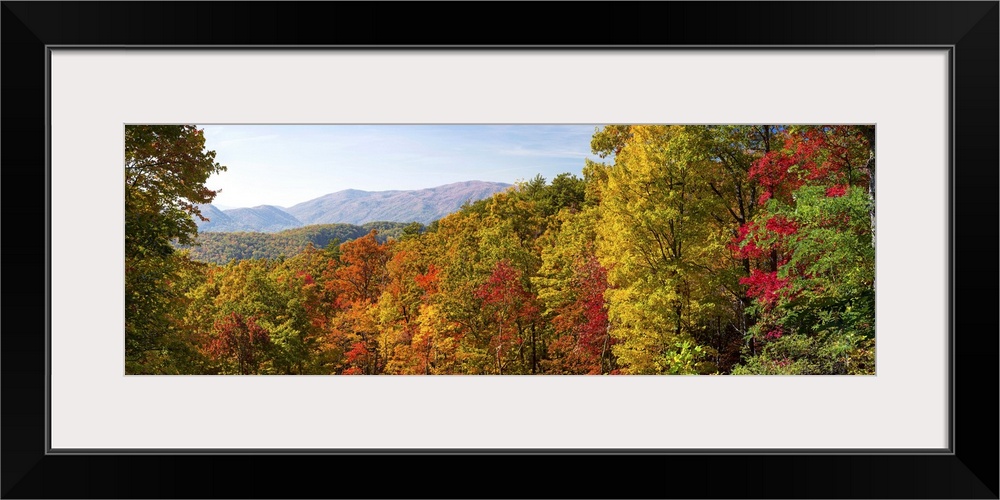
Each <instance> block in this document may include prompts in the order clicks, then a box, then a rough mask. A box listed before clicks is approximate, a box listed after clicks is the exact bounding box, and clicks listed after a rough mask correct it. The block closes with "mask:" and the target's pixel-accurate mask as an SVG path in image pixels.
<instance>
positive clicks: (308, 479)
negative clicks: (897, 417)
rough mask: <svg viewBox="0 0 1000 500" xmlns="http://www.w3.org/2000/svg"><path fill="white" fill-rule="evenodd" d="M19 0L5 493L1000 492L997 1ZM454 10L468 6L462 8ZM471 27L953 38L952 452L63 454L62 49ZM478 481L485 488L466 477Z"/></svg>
mask: <svg viewBox="0 0 1000 500" xmlns="http://www.w3.org/2000/svg"><path fill="white" fill-rule="evenodd" d="M2 5H3V6H2V14H0V22H2V36H3V44H2V52H0V55H2V57H0V61H2V69H3V71H2V75H3V87H2V96H3V104H4V106H3V109H2V134H3V136H2V139H3V143H4V145H5V146H6V147H4V148H3V149H2V152H0V154H2V165H3V167H4V170H5V172H4V173H5V174H6V175H5V177H6V178H7V181H8V182H7V183H5V188H4V189H3V194H4V195H5V196H4V198H5V200H4V209H5V210H4V216H3V222H4V223H5V224H4V226H5V229H6V230H7V231H6V234H7V235H8V239H7V244H6V245H4V246H3V256H4V258H5V260H6V261H7V263H8V265H9V266H10V267H8V270H10V269H12V268H13V269H15V270H18V271H20V270H26V272H27V273H28V276H29V278H28V279H24V278H21V276H23V275H22V274H21V273H20V272H19V273H18V274H15V275H14V276H18V278H17V279H14V280H11V279H10V277H11V275H10V274H8V279H9V281H8V288H7V292H8V293H6V294H4V299H5V300H4V310H5V312H6V313H7V314H6V315H5V316H4V320H3V326H4V327H6V328H5V329H4V330H5V332H4V333H5V334H4V335H3V336H2V338H0V342H2V344H0V345H2V349H0V357H2V358H0V361H2V365H0V368H2V375H3V377H2V379H0V384H2V406H0V408H2V431H3V439H2V441H0V447H2V454H3V460H2V480H0V481H2V495H3V497H4V498H90V497H104V498H112V497H129V498H164V497H165V498H192V497H194V498H209V497H229V498H264V497H270V498H304V497H313V496H321V497H399V498H410V497H423V496H432V497H441V498H450V497H463V498H465V497H513V498H517V497H579V498H594V497H603V498H638V497H654V498H657V497H663V498H669V497H688V498H789V497H795V498H928V497H929V498H998V496H997V495H998V445H997V443H998V439H997V427H998V426H997V425H996V422H997V421H998V419H997V416H998V404H997V399H996V398H997V394H998V393H997V390H996V385H995V384H996V381H997V368H998V359H997V352H998V350H997V347H998V344H997V341H998V336H997V332H998V331H1000V329H998V318H997V314H996V309H995V305H996V304H997V303H998V302H997V299H998V287H997V284H996V281H995V279H996V277H997V276H998V273H997V271H998V268H997V264H998V262H997V258H996V257H997V253H996V248H997V245H996V242H997V237H996V233H995V228H996V221H997V216H998V213H997V212H998V206H1000V204H998V170H1000V168H998V165H1000V158H998V149H1000V148H998V136H1000V133H998V132H1000V128H998V117H1000V112H998V109H1000V108H998V94H1000V79H998V61H1000V57H998V45H1000V43H998V42H1000V35H998V33H1000V32H998V24H1000V23H998V21H1000V3H998V2H996V1H990V2H773V3H766V2H762V3H756V2H733V3H729V2H648V3H647V2H643V3H625V2H616V3H609V4H605V3H579V4H571V3H555V4H552V5H551V7H554V9H543V8H541V7H540V6H539V4H538V3H530V4H529V3H502V4H498V3H487V2H483V3H416V2H411V3H321V2H301V3H300V2H148V3H147V2H143V3H127V2H7V1H4V2H2ZM546 12H551V14H547V13H546ZM456 16H457V18H461V19H465V20H467V21H468V22H467V23H455V22H454V21H453V20H454V19H456ZM483 19H488V20H489V23H488V24H487V23H486V22H484V21H483ZM619 20H621V21H619ZM609 41H613V42H614V45H613V46H609V45H608V42H609ZM455 44H461V46H463V47H470V48H476V47H486V46H498V45H503V46H534V47H539V46H590V47H601V48H608V49H609V50H613V49H614V47H616V46H618V47H622V46H631V47H654V48H655V47H663V46H685V47H706V48H711V47H719V46H727V47H736V46H742V47H773V46H780V47H803V48H809V47H814V46H837V47H867V48H877V47H930V46H933V47H949V48H950V54H951V61H952V64H951V69H952V85H953V87H952V92H953V101H954V104H953V113H952V123H951V129H952V131H953V138H954V142H953V151H952V152H953V160H952V161H953V164H952V190H953V192H952V207H951V210H952V212H951V214H950V215H951V224H950V233H951V238H952V248H951V266H952V269H951V271H952V274H951V276H950V282H951V284H952V287H953V290H952V293H951V295H950V302H951V303H950V306H951V309H952V318H953V332H952V343H951V345H952V354H953V367H954V369H953V373H952V374H951V376H952V380H951V382H952V406H953V412H952V429H951V435H952V439H951V442H952V446H951V449H950V452H949V453H935V454H866V453H838V454H822V453H820V454H813V453H791V454H777V453H750V454H741V453H734V454H722V453H707V452H706V453H693V454H683V455H681V454H663V455H659V454H657V455H650V454H643V455H638V454H628V453H622V454H579V453H559V454H546V453H529V452H521V453H509V454H503V455H497V454H488V453H463V454H439V453H422V454H420V456H415V455H414V454H376V453H372V454H362V455H322V454H306V455H302V454H265V455H258V454H240V453H216V454H204V453H194V452H190V453H181V454H142V453H131V454H130V453H120V454H78V455H54V454H49V453H47V441H46V425H47V423H46V415H47V409H48V401H47V400H46V394H47V392H46V383H47V382H46V380H47V378H46V373H47V369H48V368H47V363H46V359H47V357H46V352H47V342H46V339H47V335H46V333H47V326H46V325H47V317H46V314H47V295H46V283H47V282H48V281H49V279H50V276H49V273H48V267H47V256H48V252H49V248H48V244H47V240H48V229H47V223H46V217H47V208H48V207H47V205H46V200H47V197H46V186H47V181H46V172H47V157H46V152H47V147H48V144H47V131H46V126H47V124H46V117H47V114H48V109H47V101H46V95H47V77H48V72H47V69H48V68H47V66H46V63H47V60H48V57H47V52H48V48H47V47H49V46H54V45H59V46H76V47H108V46H116V47H121V46H126V47H138V46H169V47H177V46H192V47H195V46H199V47H205V46H214V47H232V48H238V47H281V46H297V47H301V46H317V47H322V46H345V45H352V46H383V45H389V46H397V47H402V46H424V47H427V46H453V45H455ZM82 243H83V242H82ZM42 270H45V271H44V279H42V278H41V277H42V276H43V271H42ZM914 272H919V270H915V271H914ZM32 276H33V277H32ZM982 304H985V305H982ZM738 418H739V416H738V415H734V425H747V426H748V427H751V426H752V425H753V423H752V422H747V421H741V420H737V419H738ZM481 455H490V456H488V457H485V456H481ZM567 469H568V470H570V471H573V473H572V474H571V475H570V476H567V475H566V474H565V473H563V471H564V470H567ZM469 481H471V482H472V483H473V484H478V485H480V486H479V487H478V489H475V490H468V489H464V488H463V487H460V486H458V485H460V484H465V483H467V482H469Z"/></svg>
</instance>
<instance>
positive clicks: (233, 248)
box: [177, 222, 424, 264]
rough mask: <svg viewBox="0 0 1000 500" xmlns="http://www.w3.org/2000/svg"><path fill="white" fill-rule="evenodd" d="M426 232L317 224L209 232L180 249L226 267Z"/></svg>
mask: <svg viewBox="0 0 1000 500" xmlns="http://www.w3.org/2000/svg"><path fill="white" fill-rule="evenodd" d="M423 228H424V226H423V225H422V224H419V223H409V224H407V223H402V222H369V223H367V224H363V225H361V226H355V225H353V224H317V225H313V226H305V227H300V228H295V229H286V230H284V231H281V232H277V233H261V232H234V233H220V232H208V233H199V234H198V237H197V238H196V239H195V241H194V244H193V245H177V248H178V249H181V250H187V251H188V254H189V255H190V257H191V258H192V259H194V260H197V261H201V262H212V263H215V264H225V263H227V262H229V261H231V260H245V259H278V258H283V257H290V256H293V255H295V254H298V253H299V252H301V251H303V250H305V249H306V247H309V246H312V247H315V248H326V247H327V246H328V245H330V244H340V243H344V242H347V241H350V240H353V239H355V238H360V237H362V236H364V235H366V234H368V233H369V232H371V230H372V229H375V230H377V231H378V241H380V242H384V241H385V240H386V239H388V238H394V239H398V238H399V237H400V236H402V235H403V232H404V230H409V231H411V232H420V231H423Z"/></svg>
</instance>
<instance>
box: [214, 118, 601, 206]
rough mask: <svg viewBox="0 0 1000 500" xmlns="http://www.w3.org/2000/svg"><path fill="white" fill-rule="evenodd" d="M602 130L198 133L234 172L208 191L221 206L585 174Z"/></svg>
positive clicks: (302, 128) (291, 128)
mask: <svg viewBox="0 0 1000 500" xmlns="http://www.w3.org/2000/svg"><path fill="white" fill-rule="evenodd" d="M597 127H598V125H199V128H202V129H204V131H205V147H206V148H207V149H209V150H213V151H215V152H216V161H218V162H219V163H221V164H223V165H225V166H226V167H228V170H227V171H226V172H223V173H221V174H217V175H214V176H212V177H211V178H210V179H209V180H208V182H207V183H206V184H207V186H208V187H209V188H210V189H221V191H220V192H219V194H218V196H216V198H215V201H214V202H213V203H214V204H215V205H217V206H220V207H224V208H235V207H252V206H257V205H278V206H282V207H289V206H292V205H294V204H296V203H301V202H303V201H308V200H311V199H313V198H316V197H319V196H322V195H325V194H328V193H332V192H335V191H340V190H343V189H362V190H366V191H383V190H390V189H423V188H429V187H434V186H440V185H442V184H448V183H451V182H459V181H468V180H481V181H497V182H507V183H514V182H516V181H520V180H529V179H531V178H533V177H535V175H536V174H541V175H542V176H543V177H545V178H546V179H547V180H552V178H553V177H555V176H556V175H557V174H560V173H563V172H570V173H573V174H576V175H577V176H581V172H582V170H583V165H584V159H585V158H590V159H592V160H594V161H601V159H600V158H599V157H597V155H594V154H592V153H591V152H590V138H591V136H592V135H593V133H594V130H595V129H596V128H597Z"/></svg>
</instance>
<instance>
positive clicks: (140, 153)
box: [125, 125, 226, 373]
mask: <svg viewBox="0 0 1000 500" xmlns="http://www.w3.org/2000/svg"><path fill="white" fill-rule="evenodd" d="M225 168H226V167H224V166H222V165H220V164H218V163H217V162H216V161H215V152H214V151H206V150H205V137H204V135H203V134H202V132H201V131H200V130H198V129H197V128H196V127H195V126H193V125H155V126H151V125H129V126H126V127H125V358H126V370H127V372H129V373H144V372H146V371H147V370H148V367H146V366H145V365H146V364H147V363H146V361H147V358H148V357H149V356H154V355H157V351H159V352H160V354H162V351H163V350H164V346H163V342H162V340H163V339H164V337H166V336H168V335H169V334H170V333H171V332H172V331H173V330H175V329H176V328H177V318H178V317H179V316H180V313H179V311H178V307H179V304H178V300H179V299H180V297H181V296H182V294H181V293H179V292H178V291H176V289H175V288H173V287H172V283H173V282H175V281H176V280H177V279H178V274H177V273H178V272H179V269H180V268H181V267H182V265H183V264H182V260H183V258H182V257H179V256H177V255H176V254H175V250H174V247H173V245H172V243H173V242H178V243H181V244H190V243H191V242H192V241H193V239H194V236H195V235H196V234H197V227H196V226H195V223H194V220H193V219H192V216H195V217H200V216H201V212H200V211H199V209H198V206H197V204H200V203H208V202H210V201H212V199H213V198H214V197H215V194H216V191H213V190H210V189H208V188H207V187H205V182H206V181H207V180H208V178H209V177H210V176H211V175H212V174H214V173H217V172H221V171H224V170H225Z"/></svg>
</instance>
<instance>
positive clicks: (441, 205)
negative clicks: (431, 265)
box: [196, 181, 511, 233]
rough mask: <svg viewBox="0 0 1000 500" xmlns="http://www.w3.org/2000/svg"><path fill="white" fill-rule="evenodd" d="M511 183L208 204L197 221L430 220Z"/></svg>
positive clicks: (284, 224) (288, 224)
mask: <svg viewBox="0 0 1000 500" xmlns="http://www.w3.org/2000/svg"><path fill="white" fill-rule="evenodd" d="M509 187H511V184H506V183H502V182H483V181H466V182H456V183H454V184H446V185H444V186H438V187H434V188H428V189H418V190H410V191H361V190H358V189H346V190H344V191H338V192H336V193H330V194H328V195H325V196H321V197H319V198H316V199H313V200H309V201H306V202H303V203H299V204H297V205H294V206H292V207H290V208H281V207H276V206H273V205H261V206H257V207H253V208H234V209H229V210H219V209H218V208H216V207H214V206H212V205H202V206H201V210H202V215H204V216H205V217H207V218H208V219H210V220H209V221H208V222H202V221H196V223H197V224H198V230H199V231H201V232H237V231H257V232H265V233H273V232H277V231H281V230H284V229H291V228H296V227H301V226H306V225H312V224H338V223H340V224H365V223H368V222H374V221H390V222H419V223H421V224H429V223H431V222H433V221H435V220H437V219H440V218H442V217H444V216H446V215H448V214H450V213H452V212H455V211H457V210H458V209H459V208H461V207H462V205H463V204H464V203H466V202H474V201H478V200H481V199H484V198H488V197H490V196H492V195H493V194H495V193H497V192H500V191H504V190H506V189H507V188H509Z"/></svg>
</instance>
